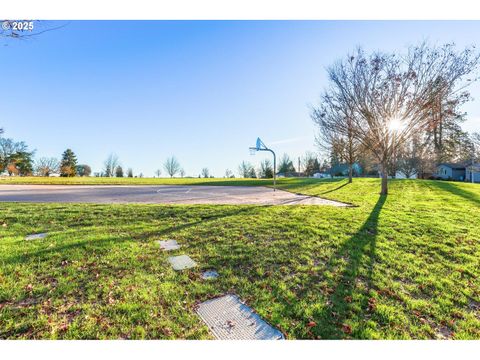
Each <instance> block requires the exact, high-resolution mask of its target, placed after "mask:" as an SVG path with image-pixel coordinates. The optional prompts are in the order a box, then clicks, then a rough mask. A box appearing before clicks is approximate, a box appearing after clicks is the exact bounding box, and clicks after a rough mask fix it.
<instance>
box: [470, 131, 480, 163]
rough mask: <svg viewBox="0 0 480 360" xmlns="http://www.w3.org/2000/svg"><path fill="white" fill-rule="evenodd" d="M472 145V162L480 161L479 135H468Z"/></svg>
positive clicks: (475, 133)
mask: <svg viewBox="0 0 480 360" xmlns="http://www.w3.org/2000/svg"><path fill="white" fill-rule="evenodd" d="M470 140H471V142H472V144H473V151H474V153H473V161H480V133H478V132H474V133H473V134H471V135H470Z"/></svg>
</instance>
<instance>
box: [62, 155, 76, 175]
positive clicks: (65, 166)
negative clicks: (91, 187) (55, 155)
mask: <svg viewBox="0 0 480 360" xmlns="http://www.w3.org/2000/svg"><path fill="white" fill-rule="evenodd" d="M76 175H77V157H76V156H75V153H74V152H73V151H72V150H71V149H67V150H65V151H64V153H63V154H62V161H61V162H60V176H63V177H73V176H76Z"/></svg>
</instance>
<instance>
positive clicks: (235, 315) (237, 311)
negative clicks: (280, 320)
mask: <svg viewBox="0 0 480 360" xmlns="http://www.w3.org/2000/svg"><path fill="white" fill-rule="evenodd" d="M197 314H198V315H199V316H200V317H201V318H202V320H203V321H204V322H205V324H207V326H208V328H209V329H210V330H211V332H212V333H213V335H214V336H215V337H216V338H217V339H219V340H283V339H284V336H283V334H282V333H281V332H280V331H279V330H277V329H275V328H274V327H273V326H271V325H270V324H268V323H267V322H266V321H265V320H263V319H262V318H261V317H260V316H259V315H258V314H256V313H254V312H253V310H252V309H251V308H249V307H248V306H247V305H245V304H244V303H242V302H241V301H240V299H239V298H238V296H236V295H225V296H222V297H219V298H216V299H212V300H208V301H205V302H203V303H201V304H200V305H199V306H198V308H197Z"/></svg>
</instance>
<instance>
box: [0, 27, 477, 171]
mask: <svg viewBox="0 0 480 360" xmlns="http://www.w3.org/2000/svg"><path fill="white" fill-rule="evenodd" d="M63 23H65V22H58V24H63ZM48 25H49V26H55V25H57V24H56V23H55V22H49V24H48ZM479 35H480V22H468V21H457V22H453V21H452V22H439V21H423V22H414V21H404V22H386V21H149V22H142V21H103V22H102V21H73V22H70V23H68V25H67V26H65V27H63V28H62V29H59V30H56V31H51V32H48V33H45V34H43V35H41V36H39V37H37V38H35V39H32V40H29V41H5V40H2V43H1V44H0V49H1V50H0V51H1V56H0V68H1V69H2V80H3V86H2V87H1V88H0V99H1V100H0V108H1V110H0V114H1V115H0V116H1V118H0V126H1V127H3V128H4V129H5V131H6V133H5V136H7V137H13V138H15V139H17V140H24V141H26V142H27V143H28V144H29V145H30V147H31V148H33V149H36V151H37V152H36V155H37V157H42V156H54V157H58V158H59V157H60V155H61V153H62V152H63V151H64V150H65V149H66V148H72V149H73V150H74V151H75V153H76V154H77V157H78V159H79V162H80V163H86V164H89V165H91V166H92V168H93V170H94V171H100V170H101V168H102V164H103V161H104V160H105V159H106V158H107V156H108V155H109V154H110V153H112V152H113V153H116V154H117V155H118V156H119V158H120V161H121V163H122V165H123V166H124V167H125V168H127V167H132V168H133V170H134V172H135V173H136V174H138V173H140V172H143V174H144V175H145V176H153V174H154V171H155V170H156V169H157V168H161V167H162V163H163V161H164V160H165V159H166V158H167V157H168V156H170V155H175V156H176V157H177V158H178V159H179V161H180V163H181V164H182V166H183V167H184V168H185V170H186V173H187V175H190V176H198V174H199V173H200V171H201V169H202V168H203V167H208V168H209V169H210V171H211V173H212V174H214V175H216V176H223V175H224V173H225V169H227V168H229V169H231V170H233V171H235V172H236V170H237V167H238V164H239V163H240V162H241V161H242V160H247V161H251V162H254V163H259V162H260V160H261V159H263V158H266V157H268V154H258V155H256V156H254V157H253V156H250V155H249V152H248V147H249V146H253V145H254V142H255V139H256V138H257V136H260V137H261V138H262V139H263V141H264V142H265V143H266V144H267V145H270V146H271V147H272V148H274V150H276V152H277V154H279V155H281V154H282V153H283V152H286V153H288V154H290V156H291V157H292V158H296V157H297V156H299V155H301V154H303V153H304V152H305V151H306V150H311V151H316V149H315V145H314V131H315V129H314V126H313V124H312V122H311V120H310V118H309V107H308V106H309V104H314V103H316V101H317V100H318V97H319V94H320V93H321V91H322V89H323V87H324V86H325V85H326V71H325V68H326V67H327V66H328V65H329V64H331V63H332V62H334V61H335V60H337V59H339V58H341V57H343V56H345V54H347V53H348V52H350V51H352V50H353V49H354V48H355V47H356V46H358V45H361V46H363V47H365V48H366V49H368V50H394V49H402V48H405V47H406V46H408V45H409V44H416V43H418V42H420V41H423V40H429V41H430V42H432V43H437V44H440V43H443V42H450V41H454V42H456V43H457V44H458V45H459V46H466V45H470V44H475V43H476V41H477V39H478V38H479ZM471 91H472V94H473V96H474V98H478V99H476V100H475V101H473V102H471V103H470V104H468V105H467V106H466V107H465V110H466V111H467V112H468V114H469V120H468V122H467V124H465V128H466V129H467V130H477V131H479V130H480V107H479V104H480V103H479V101H480V86H479V85H475V86H474V87H472V88H471ZM163 173H165V172H164V171H163Z"/></svg>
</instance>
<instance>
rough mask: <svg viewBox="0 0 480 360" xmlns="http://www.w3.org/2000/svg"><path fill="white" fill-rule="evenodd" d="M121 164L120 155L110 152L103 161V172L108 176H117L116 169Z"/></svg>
mask: <svg viewBox="0 0 480 360" xmlns="http://www.w3.org/2000/svg"><path fill="white" fill-rule="evenodd" d="M119 165H120V163H119V160H118V156H117V155H115V154H110V155H109V156H108V158H107V160H105V162H104V163H103V173H104V175H105V176H106V177H113V176H115V169H116V168H117V167H118V166H119Z"/></svg>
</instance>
